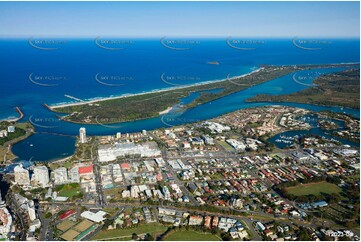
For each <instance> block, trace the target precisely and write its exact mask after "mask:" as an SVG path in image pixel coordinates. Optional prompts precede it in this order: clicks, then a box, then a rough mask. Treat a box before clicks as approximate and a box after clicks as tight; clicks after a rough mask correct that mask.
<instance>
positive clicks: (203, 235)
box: [163, 229, 220, 241]
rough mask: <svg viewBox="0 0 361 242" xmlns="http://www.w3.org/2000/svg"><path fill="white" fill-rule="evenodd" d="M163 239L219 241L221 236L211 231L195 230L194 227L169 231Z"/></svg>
mask: <svg viewBox="0 0 361 242" xmlns="http://www.w3.org/2000/svg"><path fill="white" fill-rule="evenodd" d="M163 240H167V241H196V240H197V241H219V240H220V238H219V237H217V236H216V235H214V234H212V233H210V232H202V231H195V230H193V229H189V230H186V229H178V230H172V231H170V232H168V233H167V234H166V235H165V236H164V237H163Z"/></svg>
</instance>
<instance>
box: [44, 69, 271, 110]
mask: <svg viewBox="0 0 361 242" xmlns="http://www.w3.org/2000/svg"><path fill="white" fill-rule="evenodd" d="M262 69H264V67H260V68H258V69H256V70H253V71H251V72H249V73H246V74H242V75H239V76H234V77H232V78H225V79H220V80H213V81H205V82H199V83H195V84H190V85H184V86H179V87H169V88H163V89H157V90H152V91H147V92H141V93H130V94H122V95H119V96H112V97H101V98H95V99H92V100H87V101H83V102H76V103H61V104H54V105H52V104H50V105H49V104H46V103H45V104H44V106H45V107H47V108H48V109H49V110H51V111H54V110H53V109H57V108H64V107H72V106H79V105H84V104H92V103H97V102H101V101H107V100H114V99H120V98H127V97H135V96H141V95H146V94H154V93H162V92H166V91H174V90H180V89H184V88H189V87H196V86H202V85H207V84H212V83H219V82H225V81H231V80H235V79H238V78H243V77H246V76H249V75H252V74H254V73H257V72H259V71H261V70H262Z"/></svg>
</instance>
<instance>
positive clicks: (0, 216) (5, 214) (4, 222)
mask: <svg viewBox="0 0 361 242" xmlns="http://www.w3.org/2000/svg"><path fill="white" fill-rule="evenodd" d="M12 222H13V219H12V217H11V214H10V213H9V210H8V209H7V208H6V207H2V208H0V234H2V235H5V236H6V235H7V234H8V233H9V232H10V231H11V225H12Z"/></svg>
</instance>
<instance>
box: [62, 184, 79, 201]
mask: <svg viewBox="0 0 361 242" xmlns="http://www.w3.org/2000/svg"><path fill="white" fill-rule="evenodd" d="M56 190H57V191H58V195H59V196H64V197H69V198H71V197H74V196H76V195H78V194H79V193H80V186H79V184H76V183H72V184H66V185H61V186H58V187H57V189H56Z"/></svg>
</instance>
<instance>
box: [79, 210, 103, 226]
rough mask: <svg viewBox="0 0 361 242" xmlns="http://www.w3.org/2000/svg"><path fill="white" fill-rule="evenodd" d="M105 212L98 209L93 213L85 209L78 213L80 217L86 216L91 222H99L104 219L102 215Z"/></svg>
mask: <svg viewBox="0 0 361 242" xmlns="http://www.w3.org/2000/svg"><path fill="white" fill-rule="evenodd" d="M105 214H107V213H106V212H104V211H101V210H100V211H98V212H96V213H93V212H90V211H85V212H82V213H81V214H80V216H81V217H83V218H86V219H88V220H90V221H92V222H95V223H100V222H103V221H104V220H105V218H104V216H105Z"/></svg>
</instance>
